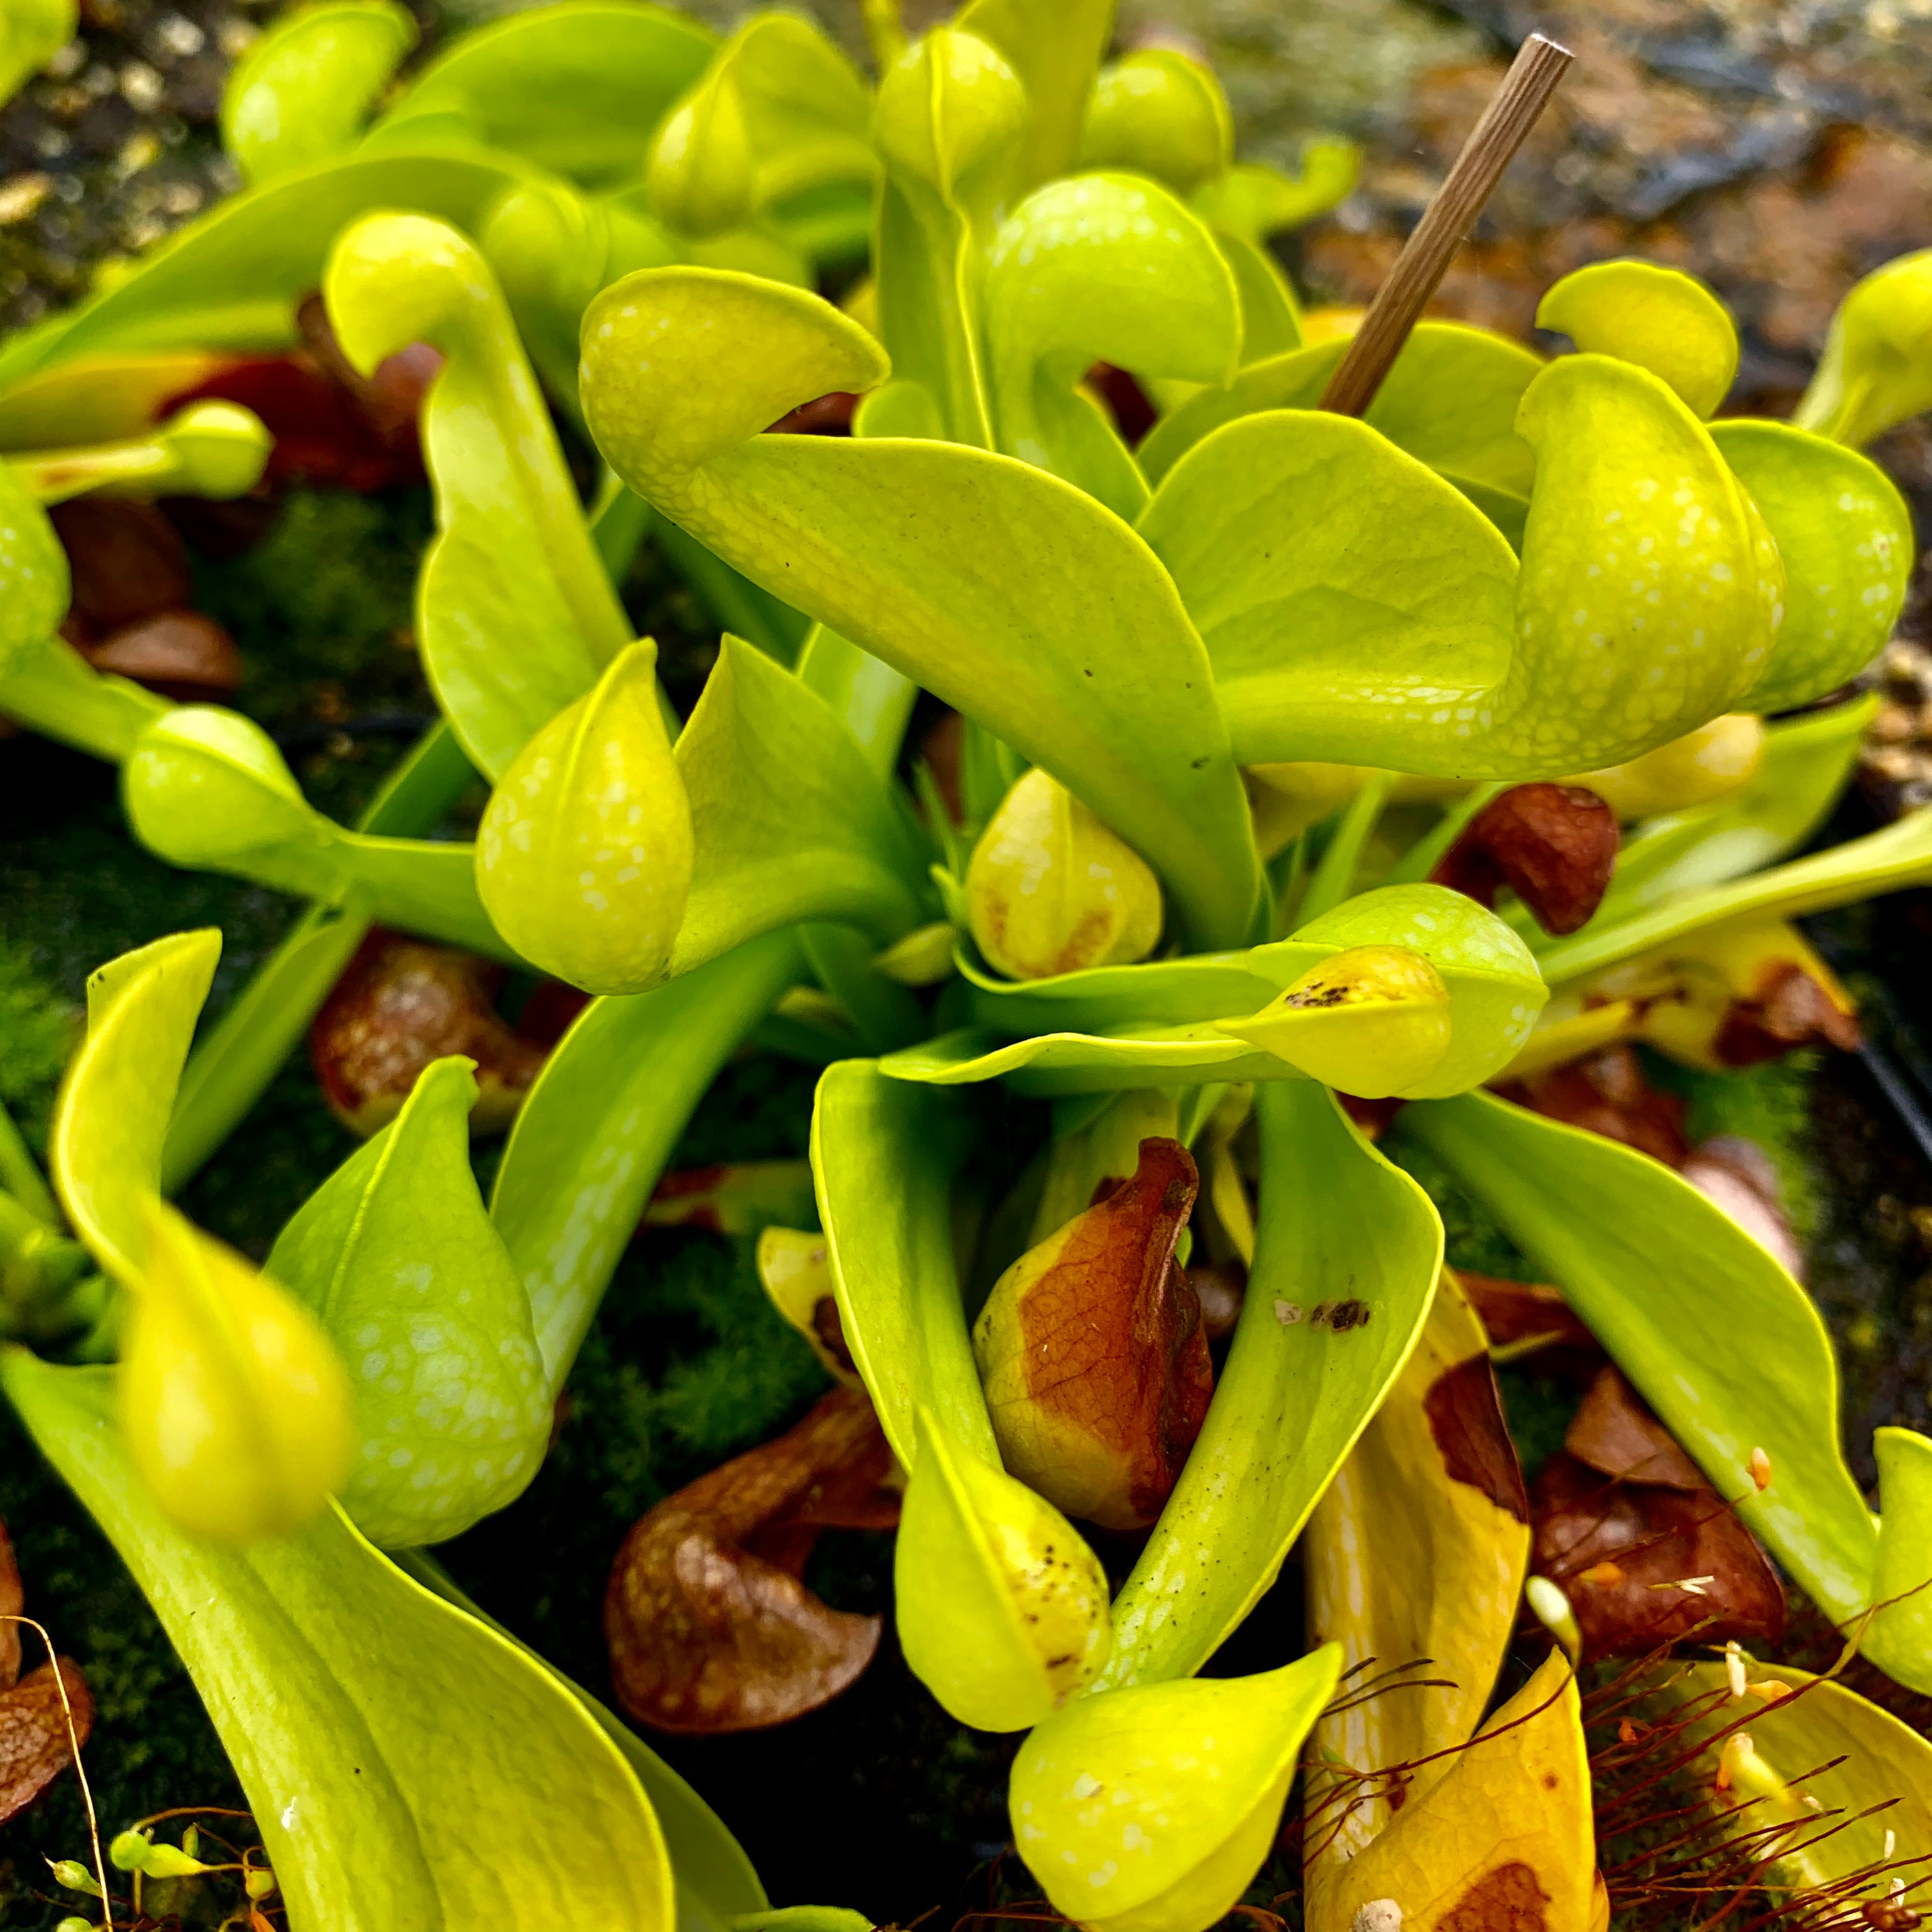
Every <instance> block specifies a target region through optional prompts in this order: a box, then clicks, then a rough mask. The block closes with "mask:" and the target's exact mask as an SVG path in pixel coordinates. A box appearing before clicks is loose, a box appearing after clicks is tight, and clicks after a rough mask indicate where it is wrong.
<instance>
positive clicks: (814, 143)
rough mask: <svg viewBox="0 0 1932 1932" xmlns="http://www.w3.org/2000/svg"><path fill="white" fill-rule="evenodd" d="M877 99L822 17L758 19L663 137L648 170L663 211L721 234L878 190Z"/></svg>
mask: <svg viewBox="0 0 1932 1932" xmlns="http://www.w3.org/2000/svg"><path fill="white" fill-rule="evenodd" d="M870 118H871V94H870V91H869V90H868V89H867V87H866V86H865V82H864V81H863V80H862V79H861V78H860V77H859V72H858V70H857V69H856V68H854V67H853V65H852V63H851V62H850V61H849V60H847V58H846V57H845V55H844V54H843V53H842V52H840V50H839V49H838V48H837V47H836V46H834V45H833V44H832V42H831V41H830V40H828V39H826V37H825V35H824V34H823V32H821V31H820V29H819V28H818V27H817V26H816V25H815V24H814V23H812V22H811V21H809V20H799V19H796V18H793V17H791V16H790V15H788V14H784V13H754V14H753V15H752V17H751V18H750V19H749V20H747V21H746V22H745V24H744V25H743V26H742V27H740V28H739V29H738V31H736V33H735V34H733V35H732V36H731V37H730V39H729V40H727V41H726V42H725V43H724V45H723V46H721V47H720V48H719V49H718V51H717V52H716V53H715V55H713V56H712V60H711V62H710V65H709V66H708V67H707V68H706V70H705V71H704V74H703V76H702V77H701V78H700V80H698V82H697V84H696V85H695V86H694V87H693V88H692V89H691V91H690V92H688V94H687V95H685V98H683V99H682V101H679V103H678V104H677V105H676V107H674V108H673V109H672V110H671V112H670V114H669V115H667V117H666V118H665V120H664V124H663V126H662V127H660V128H659V129H658V133H657V137H656V139H655V142H654V143H653V145H652V151H651V159H650V163H649V173H648V180H649V187H650V193H651V197H652V202H653V203H654V205H655V207H656V209H657V211H658V214H660V215H661V216H662V217H663V218H664V220H665V221H666V222H667V223H670V226H672V227H673V228H675V229H678V230H679V231H680V232H682V233H686V234H689V235H691V236H715V235H720V234H723V233H726V232H727V231H728V230H729V229H733V228H738V227H742V226H744V225H745V223H747V222H748V221H750V220H752V219H753V217H754V216H756V215H757V214H760V213H762V212H763V211H764V210H765V209H766V208H769V206H770V205H772V203H774V202H779V201H783V200H784V199H787V198H789V197H790V196H795V195H798V194H801V193H805V192H807V191H808V190H811V189H814V188H820V187H824V186H826V184H829V183H831V182H835V181H853V182H860V183H863V182H868V181H870V180H871V176H872V174H873V172H874V165H875V164H874V160H873V157H872V151H871V145H870V143H869V142H868V138H867V136H868V121H869V120H870Z"/></svg>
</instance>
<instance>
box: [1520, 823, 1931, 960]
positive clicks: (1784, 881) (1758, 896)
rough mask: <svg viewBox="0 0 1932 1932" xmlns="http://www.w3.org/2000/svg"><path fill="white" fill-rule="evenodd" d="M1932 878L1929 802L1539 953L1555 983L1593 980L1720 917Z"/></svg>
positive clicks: (1781, 914)
mask: <svg viewBox="0 0 1932 1932" xmlns="http://www.w3.org/2000/svg"><path fill="white" fill-rule="evenodd" d="M1928 882H1932V809H1927V808H1921V809H1920V810H1918V811H1912V812H1908V813H1907V814H1906V815H1905V817H1903V818H1901V819H1900V820H1898V821H1897V823H1895V824H1891V825H1888V826H1885V828H1884V829H1882V831H1878V832H1867V834H1866V835H1865V836H1864V838H1848V839H1846V841H1845V842H1844V843H1843V844H1842V845H1834V846H1833V847H1832V848H1831V849H1830V850H1829V851H1825V852H1815V853H1813V854H1812V855H1811V856H1810V857H1809V858H1806V859H1793V860H1792V861H1791V862H1790V863H1789V864H1787V865H1774V866H1773V867H1772V868H1771V869H1770V870H1769V871H1763V872H1757V873H1754V874H1752V875H1751V877H1748V878H1741V879H1733V880H1730V881H1729V882H1728V883H1725V884H1722V885H1716V886H1707V887H1706V888H1704V889H1703V890H1701V891H1697V892H1684V893H1682V894H1680V895H1678V896H1677V897H1676V898H1672V899H1669V900H1667V901H1665V902H1664V904H1661V905H1657V906H1652V907H1649V909H1648V910H1645V911H1643V912H1640V913H1637V914H1636V915H1635V916H1633V917H1631V918H1628V919H1624V920H1622V922H1619V923H1618V924H1616V925H1614V926H1608V927H1606V928H1605V929H1604V930H1603V931H1601V932H1599V931H1598V930H1597V928H1596V926H1595V922H1592V924H1591V925H1590V926H1588V927H1586V929H1584V930H1583V932H1580V933H1577V934H1576V935H1574V936H1573V937H1572V938H1568V939H1564V940H1559V941H1558V942H1557V943H1556V944H1555V945H1554V946H1552V947H1550V948H1549V949H1548V950H1547V951H1545V952H1544V954H1543V955H1542V956H1541V959H1540V961H1539V962H1538V963H1539V964H1540V965H1541V968H1542V969H1543V977H1544V979H1545V980H1547V982H1548V983H1549V984H1550V986H1561V985H1565V984H1568V983H1570V982H1571V981H1574V980H1583V979H1588V978H1589V977H1592V975H1593V974H1598V973H1601V972H1602V971H1604V970H1605V969H1606V968H1608V967H1611V966H1616V965H1621V964H1622V962H1624V961H1625V960H1626V959H1637V958H1638V957H1639V956H1640V955H1642V954H1643V953H1652V952H1655V951H1656V950H1658V948H1660V947H1664V946H1667V945H1669V944H1670V943H1671V942H1672V941H1674V940H1677V939H1681V938H1683V937H1684V936H1685V935H1686V934H1687V933H1693V932H1700V931H1702V930H1703V929H1704V928H1705V927H1706V926H1715V925H1717V924H1718V922H1720V921H1721V920H1727V919H1745V918H1746V917H1752V918H1758V917H1772V918H1778V919H1802V918H1805V916H1807V915H1808V914H1809V913H1814V912H1826V911H1829V910H1830V909H1831V908H1832V907H1834V906H1841V905H1849V904H1852V902H1853V901H1855V900H1858V899H1863V898H1875V897H1876V896H1877V895H1879V893H1881V892H1900V891H1903V889H1905V888H1906V886H1918V885H1924V884H1926V883H1928Z"/></svg>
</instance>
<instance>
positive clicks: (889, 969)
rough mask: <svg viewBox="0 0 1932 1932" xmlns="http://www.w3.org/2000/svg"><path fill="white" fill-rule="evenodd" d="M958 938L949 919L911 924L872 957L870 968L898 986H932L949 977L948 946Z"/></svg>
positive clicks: (951, 951)
mask: <svg viewBox="0 0 1932 1932" xmlns="http://www.w3.org/2000/svg"><path fill="white" fill-rule="evenodd" d="M958 940H959V929H958V928H957V927H956V926H954V925H953V922H952V921H951V920H950V919H935V920H934V921H933V922H932V924H931V925H930V926H917V927H915V928H914V929H913V931H911V932H909V933H907V935H906V936H905V937H904V938H903V939H898V940H895V941H893V942H892V944H891V945H889V947H886V950H884V952H883V953H879V954H878V955H877V956H875V957H874V959H873V961H872V968H873V971H875V972H879V973H883V974H884V975H885V976H886V978H887V979H888V980H897V981H898V983H899V984H900V985H901V986H938V984H939V983H940V982H941V980H950V979H951V978H952V977H953V947H954V945H955V944H956V942H957V941H958Z"/></svg>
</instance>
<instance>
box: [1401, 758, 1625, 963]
mask: <svg viewBox="0 0 1932 1932" xmlns="http://www.w3.org/2000/svg"><path fill="white" fill-rule="evenodd" d="M1618 839H1619V832H1618V827H1617V817H1616V813H1615V812H1613V811H1612V810H1611V809H1610V807H1609V806H1608V805H1606V804H1605V803H1604V801H1603V800H1602V799H1601V798H1599V797H1598V796H1597V794H1596V793H1595V792H1593V791H1590V790H1586V788H1585V787H1583V786H1582V785H1565V784H1520V785H1512V786H1511V787H1510V788H1509V790H1508V791H1506V792H1504V793H1502V795H1501V796H1499V797H1496V798H1494V799H1491V800H1490V802H1489V803H1488V804H1487V805H1485V806H1484V808H1483V809H1482V810H1481V811H1479V812H1478V813H1477V814H1476V815H1475V817H1474V818H1472V820H1470V821H1469V824H1468V825H1467V826H1465V827H1464V828H1463V835H1462V836H1461V837H1460V838H1458V839H1457V841H1456V842H1455V844H1454V845H1452V846H1451V847H1450V848H1449V850H1448V851H1447V852H1446V853H1444V854H1443V856H1442V859H1441V860H1440V861H1439V862H1438V864H1437V865H1436V869H1435V871H1433V872H1432V873H1431V874H1430V878H1431V879H1433V880H1434V881H1435V883H1436V884H1437V885H1439V886H1449V887H1450V888H1451V889H1452V890H1454V891H1456V892H1462V893H1463V894H1465V895H1467V896H1468V897H1469V898H1472V899H1475V901H1477V902H1478V904H1482V905H1486V906H1490V907H1493V906H1494V905H1495V904H1496V895H1497V893H1498V892H1500V891H1501V890H1502V888H1503V887H1504V886H1508V887H1509V888H1510V889H1511V890H1512V891H1513V892H1515V894H1516V895H1517V898H1520V899H1521V900H1522V901H1523V904H1525V905H1526V906H1527V907H1529V910H1530V912H1531V913H1532V915H1533V916H1535V919H1536V922H1537V923H1538V925H1539V926H1541V927H1542V928H1543V929H1544V931H1545V932H1553V933H1565V932H1575V931H1577V929H1578V928H1579V927H1580V926H1583V925H1584V924H1585V923H1586V922H1587V921H1588V920H1589V917H1590V915H1591V914H1592V913H1594V912H1595V910H1597V907H1598V905H1599V904H1601V902H1602V900H1603V896H1604V892H1605V890H1606V889H1607V887H1608V886H1609V885H1610V874H1611V872H1612V871H1613V869H1614V868H1615V866H1616V859H1617V844H1618Z"/></svg>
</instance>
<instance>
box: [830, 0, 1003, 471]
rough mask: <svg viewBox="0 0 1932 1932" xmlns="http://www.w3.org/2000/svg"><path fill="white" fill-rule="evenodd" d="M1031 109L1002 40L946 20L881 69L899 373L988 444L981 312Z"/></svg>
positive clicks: (886, 217)
mask: <svg viewBox="0 0 1932 1932" xmlns="http://www.w3.org/2000/svg"><path fill="white" fill-rule="evenodd" d="M1026 107H1027V99H1026V90H1025V88H1024V87H1023V86H1022V85H1021V83H1020V81H1019V78H1018V77H1016V75H1015V74H1014V73H1013V69H1012V68H1010V67H1009V66H1008V65H1007V63H1006V62H1005V61H1004V59H1002V58H1001V56H1000V55H999V53H998V51H997V50H996V49H994V48H993V47H992V46H989V44H988V43H986V41H985V40H981V39H979V38H977V37H976V36H974V35H973V34H967V33H960V32H958V31H954V30H953V29H952V28H944V27H942V28H935V29H934V31H932V32H931V33H929V34H926V35H924V36H923V37H922V38H921V39H920V40H919V41H918V42H917V43H916V44H915V45H914V46H913V47H912V48H911V49H910V50H909V51H908V52H907V53H906V54H905V55H904V56H903V57H902V58H901V59H900V60H898V62H895V64H894V65H893V66H892V67H891V68H889V69H888V70H887V71H886V73H885V74H884V75H883V76H882V77H881V78H880V83H879V99H878V105H877V108H876V110H874V114H873V117H872V137H873V139H874V142H875V143H876V145H877V148H878V152H879V158H880V162H881V163H882V164H883V167H884V169H885V175H884V179H883V181H882V182H881V183H880V196H879V205H878V216H877V236H876V239H875V241H874V247H873V251H872V252H873V257H874V263H875V264H876V271H875V272H876V274H877V290H878V328H879V335H880V340H881V341H883V343H884V344H885V345H886V349H887V350H888V351H889V353H890V355H891V357H892V368H893V370H894V371H895V376H896V380H898V381H899V382H901V383H909V384H911V385H913V386H915V387H916V389H917V390H919V391H921V392H923V393H924V395H926V398H928V401H929V405H930V407H931V408H932V410H934V411H935V413H936V414H937V416H938V421H939V422H940V424H941V425H942V426H943V428H944V434H946V435H947V436H949V437H951V438H952V440H953V441H955V442H956V443H971V444H972V445H973V446H974V447H975V448H977V449H987V448H989V447H991V446H992V422H991V418H990V416H989V399H988V397H987V394H986V372H985V370H984V368H983V366H982V350H981V345H980V333H979V325H978V316H977V304H978V291H979V282H980V274H981V272H982V267H983V261H982V257H983V253H984V249H985V245H986V242H987V241H988V240H989V239H990V237H991V236H992V229H993V224H994V220H995V215H996V213H997V211H998V208H1000V206H1001V202H1002V199H1003V191H1004V189H1005V187H1006V186H1007V183H1008V181H1009V179H1010V175H1011V172H1012V170H1013V166H1015V155H1016V150H1017V144H1018V142H1019V140H1020V139H1021V137H1022V130H1023V128H1024V125H1025V115H1026ZM883 373H884V372H883V370H881V371H879V372H878V374H875V375H874V377H872V378H871V380H872V381H874V382H876V381H877V380H878V375H880V374H883ZM906 407H907V409H908V410H910V407H911V406H910V404H908V405H907V406H906ZM877 433H878V432H877V431H868V434H877Z"/></svg>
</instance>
